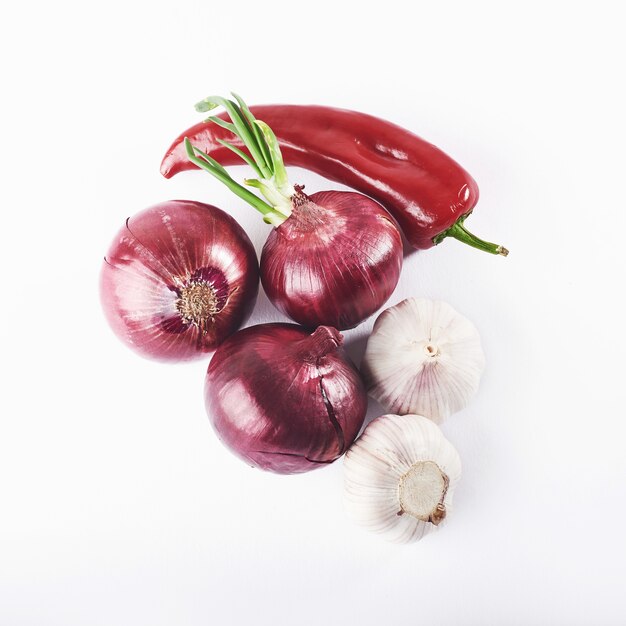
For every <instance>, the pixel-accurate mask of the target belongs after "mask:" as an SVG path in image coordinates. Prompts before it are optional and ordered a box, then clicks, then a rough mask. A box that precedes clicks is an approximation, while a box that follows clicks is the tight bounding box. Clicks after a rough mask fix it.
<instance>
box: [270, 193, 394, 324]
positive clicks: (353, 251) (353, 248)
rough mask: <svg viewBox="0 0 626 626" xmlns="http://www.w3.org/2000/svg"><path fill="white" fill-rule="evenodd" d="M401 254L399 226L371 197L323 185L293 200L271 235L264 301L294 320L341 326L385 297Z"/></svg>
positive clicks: (369, 312) (367, 312) (355, 320)
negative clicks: (288, 212) (301, 199)
mask: <svg viewBox="0 0 626 626" xmlns="http://www.w3.org/2000/svg"><path fill="white" fill-rule="evenodd" d="M304 197H305V198H306V196H304ZM402 256H403V249H402V238H401V236H400V231H399V230H398V228H397V226H396V224H395V222H394V221H393V219H392V218H391V216H390V215H389V214H388V213H387V212H386V211H385V210H384V209H383V208H382V207H381V206H380V205H379V204H378V203H377V202H375V201H374V200H372V199H370V198H368V197H366V196H363V195H362V194H359V193H355V192H347V191H323V192H318V193H314V194H312V195H311V196H309V197H308V201H305V202H304V203H303V204H299V203H297V202H294V209H293V213H292V214H291V216H290V217H289V218H288V219H287V220H286V221H285V222H283V223H282V224H281V225H280V226H278V227H277V228H275V229H274V230H273V231H272V232H271V233H270V235H269V237H268V238H267V241H266V242H265V245H264V247H263V251H262V254H261V282H262V284H263V288H264V290H265V293H266V294H267V296H268V298H269V299H270V301H271V302H272V303H273V304H274V305H275V306H276V307H277V308H278V309H279V310H280V311H282V312H283V313H285V314H286V315H288V316H289V317H290V318H291V319H293V320H294V321H296V322H298V323H299V324H302V325H303V326H306V327H308V328H315V327H316V326H318V325H327V326H333V327H335V328H338V329H339V330H345V329H348V328H353V327H354V326H356V325H358V324H359V323H360V322H362V321H363V320H364V319H366V318H367V317H369V316H370V315H372V314H373V313H374V312H375V311H377V310H378V309H379V308H380V307H381V306H382V305H383V304H384V303H385V302H386V301H387V299H388V298H389V297H390V296H391V294H392V292H393V290H394V289H395V287H396V284H397V283H398V279H399V277H400V270H401V269H402Z"/></svg>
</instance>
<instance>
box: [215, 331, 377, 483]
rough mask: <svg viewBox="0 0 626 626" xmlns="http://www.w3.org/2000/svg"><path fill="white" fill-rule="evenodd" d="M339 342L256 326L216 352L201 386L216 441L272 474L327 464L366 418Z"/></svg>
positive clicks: (361, 391) (362, 396) (363, 398)
mask: <svg viewBox="0 0 626 626" xmlns="http://www.w3.org/2000/svg"><path fill="white" fill-rule="evenodd" d="M340 343H341V335H340V334H339V333H338V332H337V331H336V330H335V329H334V328H328V327H320V328H318V329H317V330H316V331H315V332H314V333H313V334H309V333H308V332H307V331H306V330H304V329H303V328H301V327H299V326H296V325H295V324H260V325H258V326H251V327H249V328H245V329H244V330H240V331H239V332H237V333H235V334H234V335H232V336H231V337H230V338H229V339H227V340H226V341H225V342H224V343H223V344H222V345H221V346H220V347H219V348H218V349H217V351H216V352H215V354H214V355H213V358H212V359H211V363H210V365H209V368H208V371H207V376H206V383H205V403H206V408H207V413H208V415H209V418H210V420H211V422H212V424H213V426H214V428H215V430H216V432H217V434H218V436H219V437H220V439H221V440H222V441H223V443H224V444H226V445H227V446H228V447H229V448H230V449H231V450H232V451H233V452H234V453H235V454H236V455H238V456H239V457H240V458H242V459H243V460H244V461H246V462H247V463H248V464H250V465H252V466H255V467H258V468H261V469H264V470H269V471H272V472H276V473H279V474H295V473H300V472H306V471H309V470H312V469H315V468H318V467H322V466H324V465H326V464H328V463H331V462H332V461H334V460H335V459H337V458H338V457H339V456H341V455H342V454H343V453H344V452H345V451H346V450H347V449H348V448H349V447H350V445H351V444H352V443H353V441H354V440H355V438H356V436H357V434H358V432H359V430H360V428H361V426H362V425H363V420H364V418H365V413H366V411H367V394H366V392H365V388H364V386H363V383H362V381H361V378H360V376H359V373H358V371H357V369H356V367H355V366H354V365H353V364H352V362H351V361H350V359H349V358H348V357H347V356H346V355H345V354H344V352H343V350H341V349H338V344H340Z"/></svg>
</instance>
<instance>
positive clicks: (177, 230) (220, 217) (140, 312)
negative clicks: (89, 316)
mask: <svg viewBox="0 0 626 626" xmlns="http://www.w3.org/2000/svg"><path fill="white" fill-rule="evenodd" d="M193 282H195V283H198V282H203V283H207V284H209V285H211V287H212V289H214V293H215V297H216V307H217V308H218V309H219V311H218V312H216V313H215V314H214V315H213V316H212V319H210V320H208V321H207V323H206V327H205V328H204V330H202V329H201V328H200V326H199V325H197V324H194V323H191V322H189V320H186V319H184V317H183V316H182V314H181V312H180V310H179V309H178V308H177V302H180V296H181V293H183V291H181V290H183V289H185V288H186V287H189V285H191V284H192V283H193ZM258 285H259V270H258V262H257V258H256V254H255V251H254V248H253V246H252V243H251V242H250V239H249V238H248V236H247V235H246V233H245V231H244V230H243V228H241V226H239V224H238V223H237V222H236V221H235V220H234V219H233V218H232V217H230V216H229V215H228V214H226V213H225V212H224V211H222V210H221V209H218V208H217V207H214V206H211V205H208V204H202V203H200V202H192V201H189V200H172V201H169V202H163V203H161V204H157V205H155V206H152V207H150V208H148V209H145V210H144V211H141V212H140V213H137V214H136V215H134V216H133V217H130V218H129V219H128V220H127V221H126V224H125V226H124V227H123V228H122V229H121V230H120V231H119V232H118V234H117V236H116V237H115V239H114V240H113V243H112V244H111V246H110V248H109V251H108V253H107V256H106V257H105V260H104V263H103V265H102V272H101V280H100V296H101V301H102V306H103V309H104V312H105V315H106V318H107V320H108V322H109V324H110V325H111V328H112V329H113V331H114V332H115V334H116V335H117V336H118V337H119V339H121V340H122V341H123V342H124V343H125V344H127V345H128V346H129V347H130V348H132V349H133V350H134V351H136V352H137V353H138V354H140V355H141V356H143V357H147V358H151V359H155V360H160V361H187V360H192V359H196V358H199V357H202V356H204V355H205V354H206V353H208V352H212V351H213V350H215V348H216V347H217V346H218V345H219V344H220V343H221V342H222V341H223V340H224V339H226V337H228V336H229V335H231V334H232V333H234V332H235V331H236V330H237V329H238V328H239V327H240V326H241V325H242V324H243V323H245V321H246V320H247V319H248V317H249V316H250V313H251V312H252V308H253V306H254V303H255V301H256V297H257V293H258Z"/></svg>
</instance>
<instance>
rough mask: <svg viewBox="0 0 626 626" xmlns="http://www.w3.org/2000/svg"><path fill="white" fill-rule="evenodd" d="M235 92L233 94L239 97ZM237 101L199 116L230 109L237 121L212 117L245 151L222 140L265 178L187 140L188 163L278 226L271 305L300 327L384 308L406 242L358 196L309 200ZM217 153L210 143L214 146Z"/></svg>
mask: <svg viewBox="0 0 626 626" xmlns="http://www.w3.org/2000/svg"><path fill="white" fill-rule="evenodd" d="M233 95H234V94H233ZM234 97H235V99H236V100H237V102H234V101H232V100H226V99H224V98H219V97H216V96H213V97H210V98H206V99H205V100H203V101H202V102H200V103H199V104H198V105H196V109H197V110H199V111H210V110H211V109H213V108H215V107H216V106H223V107H225V108H226V110H227V111H228V114H229V115H230V118H231V122H226V121H225V120H224V119H222V118H219V117H211V118H209V119H210V120H212V121H214V122H215V123H216V124H218V125H220V126H223V127H224V128H226V129H227V130H229V131H231V132H232V133H234V135H235V136H236V137H238V138H239V140H241V142H242V144H243V146H244V147H245V150H247V152H245V151H243V150H241V149H240V148H238V147H237V146H235V145H233V144H230V143H228V142H226V141H223V140H221V139H218V140H217V143H216V147H217V146H218V145H221V146H226V147H227V148H229V149H231V150H233V151H234V152H235V153H236V154H237V155H238V156H239V157H241V158H242V159H243V160H245V161H246V162H247V163H248V164H249V165H250V166H251V167H252V168H253V169H254V171H255V172H256V174H257V176H258V178H254V179H246V180H245V181H244V182H245V183H246V184H247V185H248V186H250V187H254V188H256V189H258V191H259V193H260V194H261V195H262V196H263V197H264V198H265V200H262V199H261V198H260V197H259V196H257V195H255V194H254V193H252V192H251V191H250V190H249V189H247V188H245V187H243V186H242V185H239V184H238V183H237V182H235V181H234V180H233V179H232V178H231V177H230V175H229V174H228V173H227V172H226V170H225V169H224V168H223V167H222V166H221V165H220V164H219V163H218V162H217V161H216V160H215V159H213V158H212V157H211V156H210V155H209V154H206V153H205V152H203V151H202V150H200V149H199V148H194V146H192V145H191V143H190V142H189V140H188V139H185V147H186V150H187V156H188V157H189V160H190V161H191V162H192V163H194V164H195V165H197V166H198V167H200V168H202V169H204V170H206V171H207V172H209V173H210V174H212V175H213V176H215V177H216V178H217V179H218V180H220V181H222V182H223V183H224V184H226V185H227V186H228V187H229V188H230V189H231V190H232V191H233V192H234V193H236V194H237V195H239V196H240V197H241V198H243V199H244V200H246V202H249V203H250V204H251V205H252V206H254V207H255V208H256V209H257V210H258V211H260V212H261V213H262V214H263V215H264V219H265V221H266V222H268V223H270V224H272V225H273V226H275V230H274V231H273V232H272V233H271V234H270V236H269V237H268V240H267V242H266V244H265V247H264V248H263V253H262V255H261V280H262V283H263V288H264V289H265V291H266V293H267V296H268V298H269V299H270V301H271V302H272V303H273V304H274V305H275V306H276V307H277V308H278V309H280V310H281V311H283V312H284V313H286V314H287V315H288V316H289V317H291V318H292V319H293V320H295V321H296V322H299V323H300V324H303V325H305V326H308V327H310V328H314V327H315V326H318V325H321V324H324V325H328V326H334V327H335V328H339V329H340V330H343V329H346V328H352V327H353V326H356V325H357V324H359V323H360V322H362V321H363V320H364V319H365V318H367V317H369V316H370V315H371V314H372V313H374V312H375V311H376V310H377V309H379V308H380V307H381V306H382V305H383V304H384V303H385V302H386V301H387V299H388V298H389V296H390V295H391V293H392V292H393V290H394V288H395V286H396V284H397V282H398V279H399V277H400V270H401V268H402V238H401V236H400V231H399V230H398V227H397V226H396V224H395V222H394V221H393V220H392V218H391V217H390V216H389V214H388V213H387V212H386V211H385V210H384V209H383V207H382V206H380V205H379V204H378V203H377V202H375V201H374V200H372V199H371V198H368V197H367V196H363V195H361V194H358V193H355V192H340V191H327V192H321V193H316V194H313V195H312V196H310V197H309V196H307V195H305V194H304V193H303V192H302V187H301V186H299V185H290V184H289V181H288V178H287V172H286V170H285V166H284V164H283V160H282V156H281V152H280V147H279V146H278V141H277V140H276V137H275V136H274V133H273V132H272V130H271V129H270V128H269V126H267V124H264V123H263V122H261V121H260V120H257V119H255V118H254V116H253V115H252V113H251V112H250V110H249V109H248V107H247V106H246V104H245V103H244V102H243V100H242V99H241V98H239V97H238V96H234ZM208 149H209V151H210V146H209V148H208Z"/></svg>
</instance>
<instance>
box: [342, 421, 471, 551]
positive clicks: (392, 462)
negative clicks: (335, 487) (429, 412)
mask: <svg viewBox="0 0 626 626" xmlns="http://www.w3.org/2000/svg"><path fill="white" fill-rule="evenodd" d="M344 472H345V483H344V507H345V509H346V512H347V513H348V515H349V516H350V517H351V518H352V519H353V520H354V521H355V522H356V523H357V524H359V525H361V526H364V527H365V528H367V529H369V530H371V531H374V532H378V533H383V534H384V535H385V537H386V538H387V539H389V540H391V541H395V542H397V543H409V542H412V541H419V540H420V539H421V538H422V537H423V536H424V535H426V534H428V533H429V532H431V531H432V530H434V529H435V528H436V527H437V526H438V525H439V524H440V523H441V522H442V521H443V520H444V518H445V517H446V516H447V514H448V512H449V510H450V505H451V502H452V494H453V492H454V489H455V487H456V484H457V482H458V480H459V478H460V477H461V459H460V458H459V455H458V453H457V451H456V450H455V449H454V447H453V446H452V444H451V443H450V442H449V441H448V440H447V439H446V438H445V437H444V436H443V434H442V433H441V430H439V427H438V426H437V425H436V424H434V423H433V422H432V421H431V420H429V419H427V418H426V417H423V416H421V415H383V416H382V417H379V418H377V419H375V420H374V421H373V422H371V423H370V424H369V425H368V426H367V428H366V429H365V430H364V431H363V434H362V435H361V437H359V439H357V441H356V443H354V445H353V446H352V447H351V448H350V449H349V450H348V452H347V453H346V456H345V460H344Z"/></svg>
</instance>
